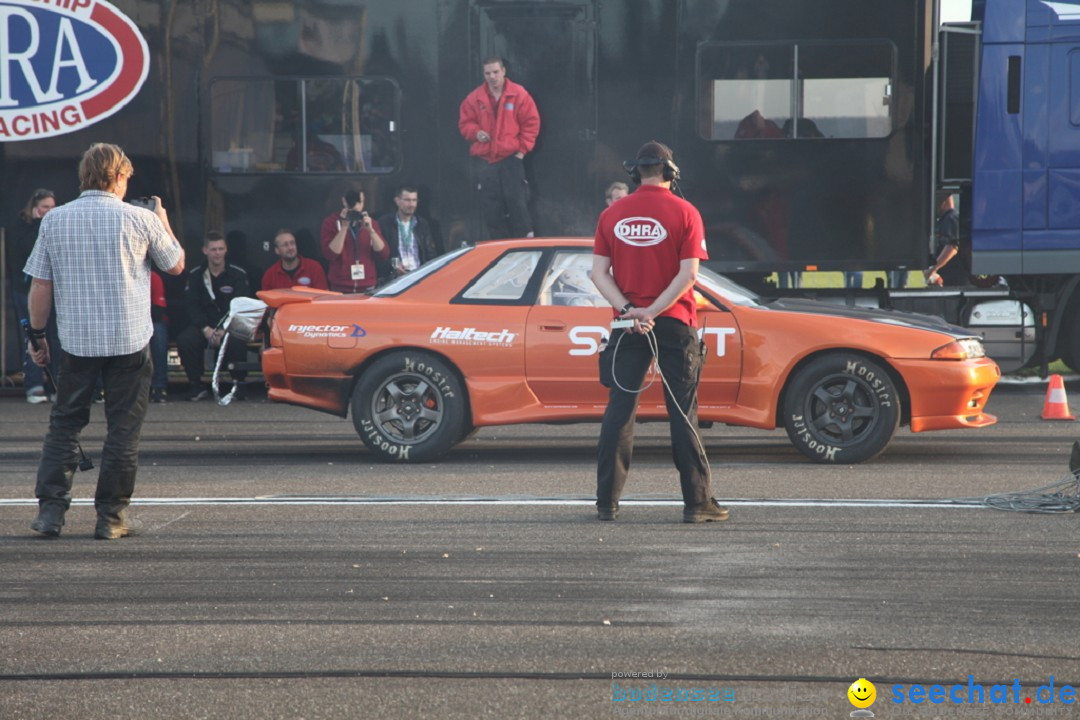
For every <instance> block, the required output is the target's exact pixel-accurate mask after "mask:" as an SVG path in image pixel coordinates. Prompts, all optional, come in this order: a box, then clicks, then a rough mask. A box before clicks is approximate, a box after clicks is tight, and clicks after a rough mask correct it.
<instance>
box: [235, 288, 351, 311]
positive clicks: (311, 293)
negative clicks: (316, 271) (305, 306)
mask: <svg viewBox="0 0 1080 720" xmlns="http://www.w3.org/2000/svg"><path fill="white" fill-rule="evenodd" d="M255 294H256V295H258V297H259V299H260V300H262V301H263V302H264V303H266V304H267V305H269V306H270V307H272V308H275V309H276V308H279V307H282V306H284V305H291V304H292V303H302V302H311V301H312V300H314V299H315V298H317V297H324V296H326V295H340V294H341V293H336V292H331V291H329V290H318V289H316V288H306V287H303V286H300V285H297V286H295V287H291V288H279V289H277V290H260V291H259V292H257V293H255Z"/></svg>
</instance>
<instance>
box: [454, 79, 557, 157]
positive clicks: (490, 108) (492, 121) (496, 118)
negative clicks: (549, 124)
mask: <svg viewBox="0 0 1080 720" xmlns="http://www.w3.org/2000/svg"><path fill="white" fill-rule="evenodd" d="M458 130H459V131H460V132H461V136H462V137H463V138H465V139H466V140H468V141H469V142H470V143H472V144H471V145H470V146H469V154H470V155H472V156H473V157H479V158H484V159H485V160H487V161H488V162H489V163H497V162H499V161H500V160H503V159H505V158H508V157H510V156H511V155H513V154H514V153H522V154H523V155H526V154H528V153H529V152H531V151H532V149H533V146H534V145H536V136H537V135H539V134H540V113H539V112H537V110H536V103H535V102H533V99H532V96H531V95H529V92H528V91H527V90H526V89H525V88H523V87H522V86H520V85H518V84H517V83H516V82H513V81H512V80H510V79H509V78H507V79H506V81H505V85H504V86H503V91H502V95H501V96H500V97H499V100H498V102H496V101H495V98H494V97H492V95H491V90H489V89H488V86H487V83H484V84H482V85H481V86H480V87H478V88H476V89H475V90H473V91H472V92H471V93H469V94H468V95H467V96H466V97H465V99H464V100H463V101H462V102H461V108H460V111H459V115H458ZM480 130H483V131H484V132H486V133H487V134H488V135H490V136H491V142H480V141H479V140H477V139H476V133H477V132H479V131H480Z"/></svg>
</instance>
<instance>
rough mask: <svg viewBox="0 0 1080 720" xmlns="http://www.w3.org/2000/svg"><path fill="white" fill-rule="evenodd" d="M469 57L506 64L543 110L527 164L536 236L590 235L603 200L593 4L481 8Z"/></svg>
mask: <svg viewBox="0 0 1080 720" xmlns="http://www.w3.org/2000/svg"><path fill="white" fill-rule="evenodd" d="M472 25H473V27H472V38H471V42H470V54H471V57H472V59H473V65H474V67H475V68H476V74H477V77H479V70H480V64H481V62H482V61H483V60H484V58H487V57H491V56H499V57H502V58H504V59H505V60H506V65H507V68H506V75H507V77H509V78H510V79H511V80H513V81H514V82H516V83H519V84H520V85H523V86H524V87H525V89H526V90H528V91H529V94H530V95H532V96H533V99H534V100H536V105H537V109H538V110H539V111H540V137H539V139H538V140H537V143H536V148H535V149H534V151H533V152H532V154H531V155H529V156H528V157H527V159H526V165H525V167H526V173H527V177H528V179H529V182H530V183H531V186H532V201H531V202H530V210H531V212H532V220H533V225H534V226H535V230H536V233H537V235H564V234H586V235H590V234H592V232H593V230H595V228H596V218H597V215H598V212H599V208H600V206H601V204H602V201H603V198H602V197H600V196H599V194H597V193H596V186H597V182H596V181H595V180H594V179H593V176H592V174H591V171H590V170H589V162H588V160H589V158H590V157H591V154H592V147H593V141H594V140H595V138H596V61H595V60H596V58H595V55H596V52H595V47H596V27H595V19H594V8H593V0H564V1H562V2H514V3H493V2H478V3H476V5H475V6H474V7H473V23H472Z"/></svg>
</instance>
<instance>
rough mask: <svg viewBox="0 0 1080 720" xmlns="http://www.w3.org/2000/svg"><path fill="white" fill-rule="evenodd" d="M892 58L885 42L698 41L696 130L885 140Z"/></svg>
mask: <svg viewBox="0 0 1080 720" xmlns="http://www.w3.org/2000/svg"><path fill="white" fill-rule="evenodd" d="M894 57H895V53H894V49H893V46H892V45H891V43H887V42H876V43H844V44H838V45H826V44H821V43H779V44H778V43H773V44H760V45H754V44H743V43H737V44H716V43H706V44H703V45H701V46H700V47H699V48H698V59H697V76H698V108H699V118H700V121H699V132H700V133H701V135H702V137H704V138H706V139H708V140H785V139H790V140H813V139H821V138H876V137H885V136H887V135H888V134H889V133H890V132H892V77H893V67H894V65H895V62H894Z"/></svg>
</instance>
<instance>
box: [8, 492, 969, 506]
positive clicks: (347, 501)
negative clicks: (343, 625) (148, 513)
mask: <svg viewBox="0 0 1080 720" xmlns="http://www.w3.org/2000/svg"><path fill="white" fill-rule="evenodd" d="M717 499H718V500H719V501H720V503H721V504H723V505H728V506H739V507H837V508H839V507H861V508H871V507H886V508H938V509H943V508H954V509H955V508H962V509H978V508H985V507H986V506H985V505H984V504H983V502H982V500H981V499H980V498H964V499H960V500H949V499H941V500H911V499H908V500H870V499H855V498H852V499H826V498H818V499H814V498H807V499H799V498H760V499H742V500H740V499H732V498H727V499H725V498H717ZM71 504H72V505H93V504H94V501H93V499H92V498H76V499H73V500H72V501H71ZM131 504H132V505H133V506H135V507H150V506H185V505H323V506H325V505H459V506H472V507H481V506H489V505H517V506H522V505H528V506H582V507H584V506H590V505H595V504H596V501H595V500H593V499H589V498H557V497H556V498H548V497H516V496H503V497H460V498H456V497H435V496H432V497H359V496H353V495H326V496H311V495H270V496H266V497H191V498H154V497H136V498H133V499H132V501H131ZM620 504H621V505H622V506H623V507H660V506H664V507H674V506H681V505H682V504H683V503H682V500H678V499H674V498H673V499H640V500H635V499H633V498H630V499H624V500H622V501H621V503H620ZM27 505H37V500H35V499H33V498H8V499H2V498H0V507H24V506H27Z"/></svg>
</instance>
